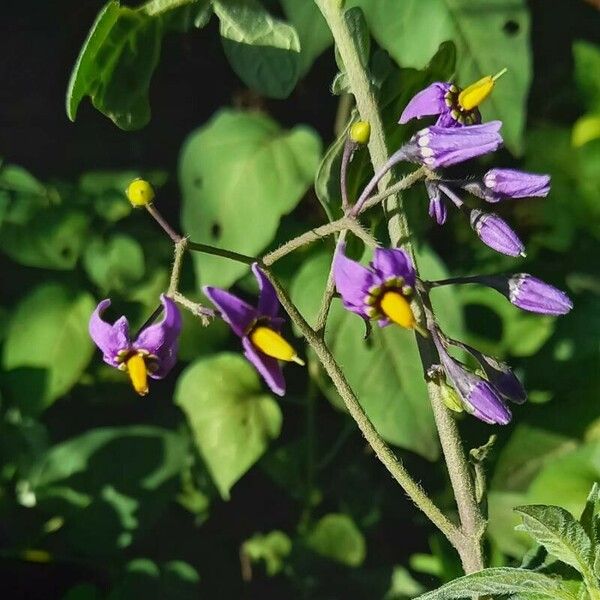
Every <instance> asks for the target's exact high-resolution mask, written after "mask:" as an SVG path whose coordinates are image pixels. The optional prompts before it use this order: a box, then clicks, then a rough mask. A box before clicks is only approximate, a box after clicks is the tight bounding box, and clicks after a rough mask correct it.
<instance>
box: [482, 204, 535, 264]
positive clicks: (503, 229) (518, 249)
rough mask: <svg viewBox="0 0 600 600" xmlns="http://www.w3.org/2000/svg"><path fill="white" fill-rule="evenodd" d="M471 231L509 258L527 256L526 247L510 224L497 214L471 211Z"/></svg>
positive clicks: (487, 244)
mask: <svg viewBox="0 0 600 600" xmlns="http://www.w3.org/2000/svg"><path fill="white" fill-rule="evenodd" d="M470 220H471V229H473V231H474V232H475V233H476V234H477V235H478V236H479V239H480V240H481V241H482V242H483V243H484V244H485V245H486V246H489V247H490V248H492V249H493V250H496V252H500V253H501V254H506V255H507V256H525V246H524V245H523V242H522V241H521V240H520V239H519V237H518V236H517V234H516V233H515V232H514V231H513V230H512V229H511V227H510V226H509V225H508V223H507V222H506V221H505V220H504V219H502V218H500V217H499V216H498V215H497V214H495V213H484V212H483V211H481V210H477V209H473V210H472V211H471V219H470Z"/></svg>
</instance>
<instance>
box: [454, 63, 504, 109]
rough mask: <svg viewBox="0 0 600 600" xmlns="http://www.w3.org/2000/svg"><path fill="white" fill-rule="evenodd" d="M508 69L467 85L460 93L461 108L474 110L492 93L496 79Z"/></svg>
mask: <svg viewBox="0 0 600 600" xmlns="http://www.w3.org/2000/svg"><path fill="white" fill-rule="evenodd" d="M506 71H507V69H502V71H500V72H499V73H496V75H494V76H493V77H492V76H491V75H488V76H487V77H482V78H481V79H480V80H479V81H476V82H475V83H472V84H471V85H469V86H467V87H466V88H465V89H464V90H463V91H462V92H461V93H460V94H459V95H458V103H459V104H460V106H461V108H463V109H464V110H473V109H474V108H476V107H477V106H479V105H480V104H481V103H482V102H483V101H484V100H485V99H486V98H487V97H488V96H489V95H490V94H491V93H492V90H493V89H494V85H495V83H496V80H497V79H498V78H499V77H502V75H504V73H506Z"/></svg>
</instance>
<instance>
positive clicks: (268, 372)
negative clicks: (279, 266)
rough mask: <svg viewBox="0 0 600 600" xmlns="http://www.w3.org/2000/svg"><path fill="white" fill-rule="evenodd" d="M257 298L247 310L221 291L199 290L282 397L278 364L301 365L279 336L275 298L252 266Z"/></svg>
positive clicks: (255, 265)
mask: <svg viewBox="0 0 600 600" xmlns="http://www.w3.org/2000/svg"><path fill="white" fill-rule="evenodd" d="M252 272H253V273H254V276H255V277H256V280H257V281H258V286H259V289H260V294H259V298H258V306H257V307H254V306H250V304H248V303H247V302H244V300H242V299H241V298H238V297H237V296H234V295H233V294H231V293H230V292H227V291H226V290H222V289H221V288H216V287H211V286H204V287H203V288H202V289H203V291H204V293H205V294H206V296H207V297H208V298H209V299H210V301H211V302H212V303H213V304H214V305H215V306H216V307H217V308H218V309H219V311H220V313H221V317H222V318H223V320H224V321H225V322H226V323H227V324H228V325H229V326H230V327H231V329H232V330H233V332H234V333H235V334H236V335H238V336H239V337H240V338H241V339H242V346H243V348H244V355H245V356H246V358H247V359H248V360H249V361H250V362H251V363H252V365H254V367H255V368H256V370H257V371H258V372H259V373H260V375H261V376H262V377H263V379H264V380H265V382H266V383H267V385H268V386H269V388H271V390H272V391H273V392H274V393H275V394H277V395H279V396H283V395H284V394H285V379H284V377H283V372H282V370H281V365H280V364H279V362H278V361H280V360H282V361H286V362H295V363H298V364H299V365H304V361H302V360H301V359H300V357H299V356H298V355H297V354H296V351H295V350H294V349H293V348H292V346H291V345H290V344H289V343H288V342H287V341H286V340H285V339H284V338H283V337H282V336H281V333H280V331H281V327H282V325H283V322H284V321H283V319H282V318H281V317H279V316H278V314H279V300H278V299H277V294H276V293H275V290H274V289H273V286H272V285H271V282H270V281H269V280H268V279H267V278H266V276H265V274H264V273H263V272H262V271H261V270H260V267H259V266H258V264H256V263H254V264H253V265H252Z"/></svg>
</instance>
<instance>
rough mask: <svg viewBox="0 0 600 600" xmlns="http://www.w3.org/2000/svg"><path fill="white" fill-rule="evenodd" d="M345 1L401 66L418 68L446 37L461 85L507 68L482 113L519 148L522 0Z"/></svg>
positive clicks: (526, 61)
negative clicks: (499, 125)
mask: <svg viewBox="0 0 600 600" xmlns="http://www.w3.org/2000/svg"><path fill="white" fill-rule="evenodd" d="M349 4H350V5H359V6H361V7H362V8H363V10H364V11H365V15H366V17H367V21H368V23H369V26H370V29H371V32H372V34H373V36H374V37H375V39H376V40H377V41H378V43H379V44H380V45H381V46H382V47H383V48H385V49H386V50H387V51H388V52H389V53H390V54H391V55H392V57H393V58H394V59H395V60H396V61H397V62H398V64H399V65H401V66H402V67H415V68H422V67H423V66H424V65H425V64H426V63H427V61H428V60H429V59H430V57H431V56H432V55H433V54H434V52H435V50H436V48H437V47H438V46H439V45H440V44H441V43H442V42H443V41H445V40H453V41H454V42H455V43H456V45H457V48H458V57H459V63H458V83H459V84H460V85H461V86H466V85H469V84H470V83H472V82H474V81H476V80H478V79H480V78H481V77H483V76H485V75H493V74H495V73H497V72H498V71H500V70H501V69H502V68H504V67H507V68H508V73H506V75H504V77H503V78H502V79H500V80H499V81H498V84H497V86H496V89H495V90H494V92H493V93H492V96H491V97H490V98H489V99H488V100H487V101H486V102H485V103H484V104H483V106H482V113H483V116H484V118H485V120H491V119H501V120H502V121H503V122H504V126H503V129H502V135H503V137H504V139H505V141H506V144H507V146H508V148H509V149H510V150H511V151H513V152H516V153H520V152H521V149H522V134H523V129H524V126H525V111H526V100H527V93H528V89H529V84H530V81H531V51H530V47H529V13H528V10H527V6H526V3H525V2H524V0H515V1H514V2H507V1H506V0H430V1H428V2H422V0H404V1H403V2H398V1H397V0H378V1H377V2H372V1H371V0H353V1H352V2H349ZM432 24H435V27H433V26H432ZM508 24H510V25H508ZM515 27H516V30H515Z"/></svg>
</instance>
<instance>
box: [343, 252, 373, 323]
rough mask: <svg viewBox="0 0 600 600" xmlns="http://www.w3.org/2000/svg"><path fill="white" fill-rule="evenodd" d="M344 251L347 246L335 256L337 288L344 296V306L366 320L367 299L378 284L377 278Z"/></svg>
mask: <svg viewBox="0 0 600 600" xmlns="http://www.w3.org/2000/svg"><path fill="white" fill-rule="evenodd" d="M344 251H345V246H344V245H341V246H340V247H339V248H338V250H337V252H336V254H335V258H334V266H333V277H334V280H335V287H336V288H337V291H338V292H339V293H340V295H341V296H342V301H343V303H344V306H345V307H346V308H347V309H348V310H351V311H352V312H355V313H357V314H359V315H361V316H362V317H365V318H366V317H367V314H366V312H365V297H366V296H367V294H368V291H369V288H370V287H371V286H372V285H373V284H374V283H376V278H375V275H373V273H371V272H370V271H369V270H368V269H366V268H365V267H363V266H362V265H361V264H360V263H358V262H356V261H354V260H351V259H349V258H347V257H346V255H345V254H344Z"/></svg>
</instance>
